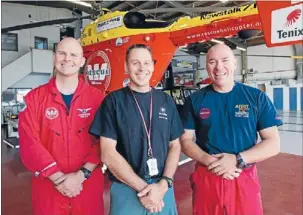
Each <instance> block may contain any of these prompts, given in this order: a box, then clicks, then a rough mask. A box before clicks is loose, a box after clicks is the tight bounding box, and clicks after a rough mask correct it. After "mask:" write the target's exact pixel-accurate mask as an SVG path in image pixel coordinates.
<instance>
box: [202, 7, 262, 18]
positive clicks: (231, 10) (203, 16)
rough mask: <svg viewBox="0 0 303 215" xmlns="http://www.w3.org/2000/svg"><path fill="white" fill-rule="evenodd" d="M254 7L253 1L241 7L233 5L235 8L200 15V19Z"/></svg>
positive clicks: (239, 11)
mask: <svg viewBox="0 0 303 215" xmlns="http://www.w3.org/2000/svg"><path fill="white" fill-rule="evenodd" d="M256 8H257V4H256V3H253V4H249V5H245V6H242V7H235V8H231V9H228V10H225V11H219V12H216V13H209V14H206V15H202V16H201V19H213V18H218V17H221V16H226V15H230V14H235V13H241V12H244V11H247V10H249V9H256Z"/></svg>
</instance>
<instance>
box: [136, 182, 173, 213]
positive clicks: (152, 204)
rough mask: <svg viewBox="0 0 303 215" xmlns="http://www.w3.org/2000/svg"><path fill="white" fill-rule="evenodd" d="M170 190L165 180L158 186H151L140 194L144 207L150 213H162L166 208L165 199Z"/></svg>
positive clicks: (157, 184)
mask: <svg viewBox="0 0 303 215" xmlns="http://www.w3.org/2000/svg"><path fill="white" fill-rule="evenodd" d="M167 190H168V185H167V182H166V181H165V180H160V181H159V182H158V183H156V184H150V185H148V186H147V187H145V188H144V189H143V190H142V191H140V192H139V193H138V197H139V199H140V201H141V203H142V205H143V206H144V207H145V208H146V209H148V210H149V212H150V213H155V212H160V211H162V208H163V207H164V202H163V197H164V195H165V193H166V191H167Z"/></svg>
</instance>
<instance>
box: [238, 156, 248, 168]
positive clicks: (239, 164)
mask: <svg viewBox="0 0 303 215" xmlns="http://www.w3.org/2000/svg"><path fill="white" fill-rule="evenodd" d="M236 158H237V167H238V168H239V169H244V168H246V167H248V165H247V163H245V161H244V160H243V158H242V157H241V155H240V153H237V154H236Z"/></svg>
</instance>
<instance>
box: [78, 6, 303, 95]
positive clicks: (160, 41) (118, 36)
mask: <svg viewBox="0 0 303 215" xmlns="http://www.w3.org/2000/svg"><path fill="white" fill-rule="evenodd" d="M277 4H278V5H277ZM273 5H274V6H273ZM289 5H291V3H290V2H282V4H281V2H280V3H278V2H277V3H275V4H272V2H264V1H263V2H262V1H260V2H258V7H260V8H261V11H262V14H261V16H260V14H259V10H258V7H257V4H256V3H252V4H248V5H245V6H241V7H235V8H231V9H228V10H225V11H220V12H215V13H210V14H207V15H205V16H197V17H193V18H190V17H182V18H179V19H178V20H177V21H175V22H173V23H167V22H162V21H156V20H146V19H145V16H144V15H143V14H141V13H137V12H134V13H132V12H119V11H117V12H111V13H108V14H105V15H104V16H102V17H100V18H98V19H97V20H95V21H94V22H92V23H91V24H89V25H87V26H86V27H85V28H84V30H83V33H82V36H81V45H82V46H83V48H84V54H85V57H86V58H87V63H86V68H85V70H84V72H85V74H86V75H85V77H86V79H87V80H88V82H89V83H90V84H92V85H94V86H96V87H98V88H100V89H101V90H103V91H109V92H110V91H113V90H116V89H119V88H121V87H123V86H126V85H127V83H128V81H129V79H128V74H126V73H125V72H124V61H125V55H126V50H127V48H128V47H129V46H131V45H133V44H136V43H141V44H146V45H148V46H150V47H151V48H152V51H153V57H154V61H155V71H154V73H153V76H152V78H151V82H150V84H151V85H152V86H156V85H157V83H158V82H159V81H160V80H161V79H162V76H163V74H164V72H165V71H166V69H167V67H168V65H169V63H170V62H171V60H172V58H173V56H174V53H175V52H176V50H177V48H178V47H180V46H185V45H187V44H190V43H195V42H198V41H201V42H203V41H206V40H211V39H214V38H224V37H231V36H234V35H236V34H238V32H241V31H242V32H243V30H248V29H254V30H264V33H265V35H267V34H268V32H267V31H268V29H270V28H271V27H270V26H269V23H270V21H271V20H270V17H269V16H268V13H269V12H270V11H273V10H274V9H276V8H285V7H287V6H289ZM298 6H299V7H300V6H303V4H300V3H299V5H298ZM295 7H296V6H295ZM291 10H292V11H291V12H292V13H293V16H292V17H290V18H289V17H288V19H290V20H291V21H290V22H295V21H297V19H298V18H299V17H300V16H302V11H299V10H298V9H291ZM293 11H294V12H293ZM262 18H263V19H264V20H266V21H265V22H267V23H266V24H267V31H265V29H264V27H263V26H264V25H262V23H261V21H263V20H261V19H262ZM286 18H287V17H286ZM292 20H293V21H292ZM301 20H302V19H301ZM296 42H300V40H299V41H296ZM294 43H295V42H293V41H291V42H286V43H285V42H284V43H283V44H282V45H286V44H294ZM301 43H302V40H301ZM276 45H279V44H276ZM280 45H281V44H280Z"/></svg>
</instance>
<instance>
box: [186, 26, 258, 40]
mask: <svg viewBox="0 0 303 215" xmlns="http://www.w3.org/2000/svg"><path fill="white" fill-rule="evenodd" d="M259 26H261V22H255V23H253V24H239V25H235V26H232V27H225V28H217V29H215V30H211V31H205V32H202V33H196V34H191V35H187V36H186V39H188V40H190V39H196V38H200V39H201V40H203V39H208V38H209V36H220V37H222V34H227V33H232V32H238V31H241V30H245V29H254V28H258V27H259Z"/></svg>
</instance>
